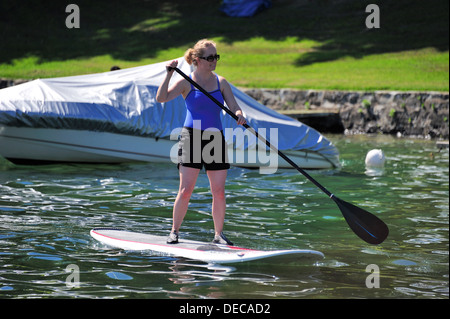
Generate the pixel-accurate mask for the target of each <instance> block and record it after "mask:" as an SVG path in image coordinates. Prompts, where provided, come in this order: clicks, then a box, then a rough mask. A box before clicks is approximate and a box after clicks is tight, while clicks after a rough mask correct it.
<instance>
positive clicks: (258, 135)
mask: <svg viewBox="0 0 450 319" xmlns="http://www.w3.org/2000/svg"><path fill="white" fill-rule="evenodd" d="M167 70H168V71H172V70H175V71H176V72H177V73H178V74H180V75H181V76H182V77H183V78H185V79H186V80H187V81H188V82H189V83H191V84H192V85H193V86H195V87H196V88H197V89H198V90H199V91H200V92H202V93H203V94H205V95H206V96H207V97H209V98H210V99H211V100H212V101H213V102H214V103H216V104H217V105H218V106H219V107H220V108H221V109H222V110H224V111H225V112H227V113H228V115H230V116H231V117H232V118H233V119H235V120H236V121H237V120H238V117H237V116H236V114H234V113H233V112H232V111H231V110H230V109H228V108H227V107H225V106H224V105H223V104H222V103H220V102H219V101H218V100H217V99H216V98H215V97H214V96H212V95H211V94H209V93H208V92H207V91H206V90H205V89H203V88H202V87H201V86H200V85H198V84H197V83H196V82H195V81H194V80H192V79H191V78H190V77H189V76H187V75H186V74H184V73H183V71H181V70H180V69H178V68H173V67H170V66H168V67H167ZM243 126H244V127H245V128H246V129H247V130H249V131H250V132H252V133H253V134H254V135H255V136H256V137H257V138H258V139H259V140H261V141H262V142H264V143H265V144H266V145H267V146H268V147H270V149H272V150H273V151H275V152H276V153H277V154H278V155H279V156H280V157H281V158H282V159H284V160H285V161H286V162H288V163H289V164H290V165H291V166H292V167H294V168H295V169H296V170H297V171H299V172H300V173H302V174H303V175H304V176H305V177H306V178H307V179H309V180H310V181H311V182H312V183H313V184H314V185H316V186H317V187H318V188H319V189H320V190H321V191H322V192H324V193H325V194H327V195H328V197H330V198H333V196H334V195H333V194H332V193H331V192H330V191H328V190H327V189H326V188H325V187H323V186H322V185H321V184H320V183H319V182H318V181H316V180H315V179H314V178H312V177H311V175H309V174H308V173H307V172H305V171H304V170H303V169H302V168H300V167H299V166H298V165H297V164H296V163H295V162H294V161H292V160H291V159H290V158H289V157H288V156H286V155H285V154H284V153H283V152H281V151H280V150H279V149H277V148H276V147H275V146H273V145H272V144H271V143H270V142H269V141H268V140H266V139H265V138H264V137H263V136H261V135H260V134H258V132H256V131H255V130H254V129H253V128H252V127H251V126H250V125H248V124H244V125H243Z"/></svg>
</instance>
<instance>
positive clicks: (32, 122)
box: [0, 58, 339, 167]
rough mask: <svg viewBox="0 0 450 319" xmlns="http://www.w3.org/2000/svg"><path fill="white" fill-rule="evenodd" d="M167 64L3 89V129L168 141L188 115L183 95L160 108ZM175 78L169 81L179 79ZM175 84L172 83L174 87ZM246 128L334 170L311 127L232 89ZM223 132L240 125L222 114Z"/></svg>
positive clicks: (334, 156) (331, 151) (335, 156)
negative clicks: (306, 153) (82, 132)
mask: <svg viewBox="0 0 450 319" xmlns="http://www.w3.org/2000/svg"><path fill="white" fill-rule="evenodd" d="M178 61H179V64H178V67H179V69H180V70H182V71H183V72H184V73H186V74H189V73H191V72H192V68H191V66H189V65H188V64H187V62H186V61H185V60H184V58H179V59H178ZM165 65H166V62H161V63H156V64H151V65H145V66H140V67H134V68H128V69H123V70H116V71H110V72H104V73H98V74H88V75H79V76H70V77H62V78H48V79H38V80H34V81H30V82H27V83H23V84H20V85H16V86H13V87H9V88H5V89H1V90H0V125H6V126H14V127H33V128H53V129H55V128H56V129H75V130H88V131H97V132H102V131H103V132H110V133H119V134H127V135H135V136H143V137H154V138H166V139H169V138H170V135H171V133H172V134H175V133H174V132H176V131H177V130H181V127H182V126H183V123H184V118H185V115H186V106H185V102H184V99H183V97H182V96H179V97H177V98H176V99H174V100H172V101H170V102H167V103H158V102H157V101H156V92H157V90H158V87H159V85H160V84H161V82H162V81H163V79H164V77H165V74H166V69H165ZM179 77H180V75H178V74H177V73H174V76H173V77H172V80H171V81H176V80H177V79H179ZM171 83H172V82H171ZM231 87H232V90H233V93H234V95H235V97H236V100H237V102H238V104H239V106H240V107H241V108H242V110H243V112H244V114H245V116H246V118H247V123H248V124H249V125H250V126H251V127H253V128H254V129H255V130H257V131H258V132H261V129H262V128H263V129H266V134H265V135H266V136H267V138H268V139H269V140H271V139H270V138H271V136H270V128H276V129H278V131H277V134H278V141H277V142H278V149H280V150H281V151H286V150H303V151H311V152H317V153H319V154H321V155H322V156H324V157H325V158H327V159H328V160H329V161H330V162H331V163H333V165H334V166H335V167H338V166H339V152H338V150H337V148H336V147H335V146H334V145H333V144H332V143H331V142H330V141H329V140H328V139H326V138H325V137H324V136H323V135H322V134H320V133H319V132H317V131H316V130H314V129H312V128H311V127H309V126H307V125H305V124H303V123H301V122H299V121H297V120H295V119H292V118H290V117H288V116H285V115H282V114H280V113H278V112H276V111H274V110H272V109H270V108H268V107H266V106H264V105H262V104H260V103H258V102H257V101H256V100H254V99H253V98H251V97H250V96H248V95H246V94H245V93H243V92H242V91H240V90H239V89H238V88H236V87H235V86H233V85H231ZM221 116H222V124H223V127H224V129H226V128H230V129H233V130H234V129H236V128H237V127H238V126H237V124H236V122H235V120H233V119H232V118H231V117H230V116H229V115H227V114H226V113H225V112H224V111H222V115H221ZM172 136H173V135H172ZM225 138H226V140H227V143H234V144H235V145H234V147H235V148H241V149H242V150H245V149H247V148H254V147H256V143H257V141H256V140H255V139H247V138H246V139H245V142H244V143H236V141H235V140H234V141H230V140H229V139H233V138H235V136H234V135H232V134H228V135H226V136H225Z"/></svg>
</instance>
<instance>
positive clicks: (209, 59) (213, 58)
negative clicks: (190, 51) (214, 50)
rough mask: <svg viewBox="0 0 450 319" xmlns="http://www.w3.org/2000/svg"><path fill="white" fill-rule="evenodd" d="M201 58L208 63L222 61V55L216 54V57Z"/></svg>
mask: <svg viewBox="0 0 450 319" xmlns="http://www.w3.org/2000/svg"><path fill="white" fill-rule="evenodd" d="M199 58H200V59H203V60H206V61H208V62H212V61H214V60H217V61H219V60H220V55H219V54H216V55H210V56H208V57H206V58H205V57H202V56H199Z"/></svg>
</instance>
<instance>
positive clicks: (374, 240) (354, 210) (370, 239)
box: [332, 196, 389, 245]
mask: <svg viewBox="0 0 450 319" xmlns="http://www.w3.org/2000/svg"><path fill="white" fill-rule="evenodd" d="M332 199H333V200H334V201H335V202H336V204H337V205H338V207H339V209H340V210H341V212H342V215H344V218H345V220H346V221H347V223H348V225H349V226H350V228H351V229H352V230H353V232H354V233H355V234H356V235H358V236H359V237H360V238H361V239H362V240H364V241H366V242H367V243H369V244H374V245H378V244H381V243H382V242H383V241H384V240H385V239H386V237H387V236H388V234H389V228H388V227H387V225H386V224H385V223H384V222H383V221H382V220H381V219H379V218H378V217H377V216H375V215H373V214H371V213H369V212H368V211H366V210H364V209H362V208H359V207H357V206H355V205H353V204H350V203H348V202H346V201H343V200H342V199H339V198H337V197H336V196H333V197H332Z"/></svg>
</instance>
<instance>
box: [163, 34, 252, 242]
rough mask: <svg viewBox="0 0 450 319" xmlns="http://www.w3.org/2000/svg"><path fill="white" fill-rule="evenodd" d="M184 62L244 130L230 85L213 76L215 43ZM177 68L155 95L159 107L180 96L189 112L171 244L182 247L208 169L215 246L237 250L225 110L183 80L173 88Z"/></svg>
mask: <svg viewBox="0 0 450 319" xmlns="http://www.w3.org/2000/svg"><path fill="white" fill-rule="evenodd" d="M184 58H185V59H186V61H187V62H188V63H189V64H193V65H194V67H195V69H194V72H192V74H191V75H190V76H191V78H192V79H193V80H194V81H195V82H197V83H198V84H199V85H200V86H201V87H202V88H204V89H205V90H206V91H207V92H209V93H210V94H211V95H212V96H214V97H215V98H216V99H217V100H218V101H219V102H221V103H222V104H223V102H226V103H227V105H228V107H229V108H230V110H231V111H233V112H234V113H235V114H236V116H237V117H238V121H237V123H238V124H239V125H243V124H245V123H246V121H245V118H244V116H243V113H242V110H241V108H240V107H239V105H238V104H237V102H236V100H235V98H234V95H233V93H232V91H231V87H230V85H229V84H228V82H227V81H226V80H225V78H223V77H222V76H218V75H216V74H215V73H213V71H214V70H215V69H216V64H217V61H218V60H219V58H220V56H219V55H218V54H217V50H216V44H215V43H214V42H213V41H210V40H207V39H203V40H200V41H198V42H197V43H196V44H195V46H194V47H193V48H190V49H188V50H187V51H186V53H185V55H184ZM177 65H178V61H177V60H174V61H172V62H169V63H168V64H167V66H166V67H167V74H166V77H165V79H164V81H163V83H162V84H161V85H160V87H159V88H158V92H157V94H156V100H157V101H158V102H160V103H162V102H167V101H170V100H172V99H174V98H175V97H177V96H179V95H180V94H181V95H182V96H183V98H184V99H185V101H186V108H187V112H186V119H185V122H184V127H183V130H182V133H181V137H180V143H179V145H180V146H179V150H178V155H179V156H178V169H179V174H180V188H179V191H178V195H177V198H176V199H175V203H174V207H173V224H172V230H171V232H170V235H169V237H168V239H167V243H169V244H176V243H177V242H178V236H179V229H180V226H181V224H182V222H183V219H184V216H185V215H186V212H187V209H188V205H189V200H190V198H191V195H192V192H193V190H194V187H195V183H196V181H197V177H198V174H199V172H200V170H201V168H202V167H205V170H206V173H207V176H208V179H209V183H210V188H211V193H212V196H213V201H212V216H213V220H214V231H215V235H214V239H213V242H214V243H219V244H227V245H232V243H231V242H230V241H229V240H228V239H227V238H226V237H225V235H224V234H223V224H224V220H225V207H226V203H225V180H226V177H227V170H228V169H229V168H230V164H228V162H227V159H226V157H227V156H226V154H227V150H226V143H225V139H224V137H223V133H222V123H221V121H220V113H221V111H222V110H221V108H220V107H219V106H217V105H216V104H215V103H214V102H212V101H211V100H210V99H209V98H208V97H207V96H206V95H205V94H203V93H202V92H200V91H199V90H197V89H195V88H194V86H193V85H192V84H190V83H189V82H188V81H187V80H186V79H184V78H182V79H180V80H179V81H177V82H176V83H174V84H173V85H172V86H171V87H170V88H169V81H170V79H171V77H172V75H173V72H174V70H173V69H172V70H171V71H169V67H172V68H175V67H176V66H177ZM205 136H209V137H210V140H209V141H208V139H205ZM211 138H212V139H211ZM199 139H201V141H200V140H199ZM209 144H213V145H212V146H213V151H214V155H211V152H208V151H207V150H211V145H209ZM197 146H199V147H200V148H197ZM205 157H208V158H205Z"/></svg>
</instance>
